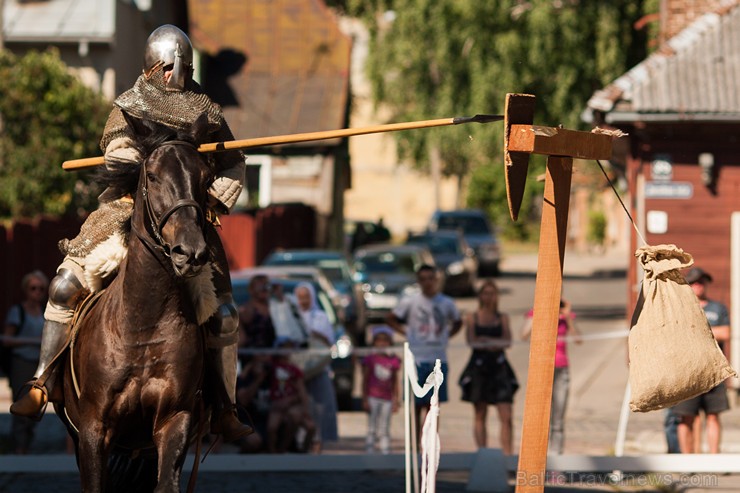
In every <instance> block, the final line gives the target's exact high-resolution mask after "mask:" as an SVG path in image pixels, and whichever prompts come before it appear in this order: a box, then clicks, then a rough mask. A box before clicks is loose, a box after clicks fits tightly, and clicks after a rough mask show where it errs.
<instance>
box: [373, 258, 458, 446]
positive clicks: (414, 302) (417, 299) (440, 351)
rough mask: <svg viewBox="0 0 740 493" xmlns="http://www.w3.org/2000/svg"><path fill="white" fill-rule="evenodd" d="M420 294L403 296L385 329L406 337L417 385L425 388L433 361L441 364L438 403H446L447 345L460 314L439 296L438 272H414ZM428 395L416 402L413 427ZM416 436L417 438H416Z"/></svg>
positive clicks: (428, 268)
mask: <svg viewBox="0 0 740 493" xmlns="http://www.w3.org/2000/svg"><path fill="white" fill-rule="evenodd" d="M416 280H417V282H418V283H419V287H420V288H421V292H419V293H415V294H412V295H409V296H404V297H403V298H402V299H401V301H400V302H399V303H398V305H397V306H396V308H394V309H393V311H392V312H391V313H390V314H389V315H388V319H387V322H388V325H390V326H391V327H392V328H393V330H395V331H396V332H398V333H400V334H403V335H405V336H406V340H407V341H408V343H409V349H410V350H411V353H412V354H413V355H414V359H415V360H416V371H417V373H418V376H419V384H420V385H424V382H426V379H427V376H428V375H429V374H430V373H431V372H432V370H433V369H434V363H435V360H437V359H439V360H440V362H441V363H442V373H443V374H444V381H443V382H442V386H441V387H440V389H439V402H440V403H441V402H446V401H447V380H448V368H447V344H448V342H449V339H450V337H452V336H454V335H455V334H457V333H458V331H459V330H460V328H461V327H462V320H461V318H460V312H458V310H457V307H456V306H455V302H454V301H453V300H452V298H450V297H449V296H445V295H443V294H442V293H440V292H439V276H438V274H437V269H436V268H435V267H433V266H431V265H426V264H425V265H422V266H421V267H419V269H417V271H416ZM430 398H431V395H430V394H427V396H426V397H424V398H421V399H420V398H416V418H417V419H416V424H417V427H418V426H419V423H421V420H420V419H419V418H421V410H422V409H424V410H425V413H426V411H428V410H429V400H430ZM417 436H419V435H418V434H417Z"/></svg>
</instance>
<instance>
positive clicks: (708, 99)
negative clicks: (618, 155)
mask: <svg viewBox="0 0 740 493" xmlns="http://www.w3.org/2000/svg"><path fill="white" fill-rule="evenodd" d="M738 47H740V0H728V1H727V2H725V4H724V6H723V8H722V9H720V10H719V11H717V12H711V13H707V14H704V15H703V16H701V17H699V18H698V19H697V20H696V21H694V22H693V23H691V24H690V25H689V26H688V27H686V28H685V29H684V30H682V31H681V32H680V33H678V34H677V35H676V36H674V37H673V38H671V39H669V40H668V41H667V42H666V43H665V44H664V45H662V46H661V47H660V49H658V50H657V51H656V52H655V53H653V54H652V55H650V56H649V57H648V58H647V59H645V60H643V61H642V62H641V63H639V64H638V65H636V66H635V67H634V68H632V69H631V70H630V71H628V72H627V73H625V74H624V75H622V76H621V77H619V78H618V79H616V80H615V81H614V82H612V83H611V84H609V85H608V86H606V87H605V88H603V89H601V90H599V91H596V92H595V93H594V94H593V96H592V97H591V99H590V100H589V101H588V107H589V108H590V109H592V110H596V111H602V112H605V113H607V115H606V121H607V122H618V121H623V122H626V121H635V120H641V119H644V118H645V117H646V116H647V115H650V117H651V119H654V120H655V119H663V120H665V121H675V120H730V121H735V120H740V49H738Z"/></svg>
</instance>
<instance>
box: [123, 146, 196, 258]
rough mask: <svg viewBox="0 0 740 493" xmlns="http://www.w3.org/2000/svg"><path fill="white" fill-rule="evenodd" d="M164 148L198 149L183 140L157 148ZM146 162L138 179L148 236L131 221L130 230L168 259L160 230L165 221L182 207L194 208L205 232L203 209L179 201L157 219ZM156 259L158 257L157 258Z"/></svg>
mask: <svg viewBox="0 0 740 493" xmlns="http://www.w3.org/2000/svg"><path fill="white" fill-rule="evenodd" d="M164 146H187V147H191V148H193V149H197V148H198V146H196V145H195V144H193V143H191V142H187V141H184V140H168V141H167V142H164V143H162V144H161V145H160V146H159V147H164ZM148 160H149V158H148V157H147V158H146V159H145V160H144V162H143V163H142V164H141V176H140V177H139V183H140V184H141V197H142V200H143V201H144V210H145V211H146V219H145V220H146V221H148V222H149V225H150V229H147V231H146V233H149V234H144V233H143V232H141V231H139V229H138V228H136V227H135V226H134V222H133V221H132V222H131V229H132V231H134V233H135V234H136V236H138V237H139V239H140V240H141V241H142V242H143V243H144V244H145V245H146V246H147V247H148V248H149V249H150V250H152V252H153V253H154V252H159V253H160V254H162V255H164V256H165V257H167V258H170V256H171V255H172V245H170V244H169V243H168V242H167V241H166V240H165V239H164V237H163V236H162V230H163V229H164V227H165V225H166V224H167V220H168V219H169V218H170V217H171V216H172V214H174V213H175V212H177V211H178V210H179V209H182V208H183V207H194V208H195V210H196V212H197V216H198V217H197V221H198V226H199V227H200V229H201V230H202V231H205V216H204V214H203V208H202V207H201V205H200V204H199V203H198V202H196V201H195V200H191V199H180V200H178V201H177V202H175V203H174V204H173V205H172V207H170V208H169V209H167V210H166V211H165V212H164V214H162V215H161V216H160V217H159V218H157V214H156V213H155V212H154V208H153V207H152V204H151V201H150V200H149V180H148V178H147V172H146V163H147V161H148ZM152 238H153V239H154V241H152ZM155 256H156V255H155ZM157 258H159V257H158V256H157Z"/></svg>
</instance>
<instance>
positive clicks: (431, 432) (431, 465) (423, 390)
mask: <svg viewBox="0 0 740 493" xmlns="http://www.w3.org/2000/svg"><path fill="white" fill-rule="evenodd" d="M404 365H405V369H406V375H407V378H408V380H409V383H410V384H411V390H412V391H413V393H414V395H415V396H416V397H419V398H422V397H424V396H425V395H427V394H428V393H429V391H430V390H432V397H431V399H430V401H429V412H428V413H427V415H426V417H425V418H424V425H423V427H422V431H421V440H420V443H421V492H422V493H434V491H435V487H436V477H437V468H438V467H439V454H440V446H439V432H438V430H437V423H438V421H439V387H440V386H441V385H442V382H443V381H444V374H443V373H442V363H441V362H440V360H436V361H435V362H434V370H432V372H431V373H430V374H429V375H428V376H427V379H426V382H424V386H420V385H419V377H418V375H417V373H416V361H414V355H413V354H411V351H410V350H409V347H408V344H405V345H404ZM407 399H410V396H407Z"/></svg>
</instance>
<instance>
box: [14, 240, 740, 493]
mask: <svg viewBox="0 0 740 493" xmlns="http://www.w3.org/2000/svg"><path fill="white" fill-rule="evenodd" d="M626 262H627V257H626V255H624V254H615V255H602V256H593V257H589V256H578V255H572V254H570V253H569V254H566V259H565V274H566V275H565V281H564V296H565V297H566V298H568V299H570V300H571V301H572V302H573V305H574V311H575V312H576V313H577V314H578V319H577V321H578V324H579V328H580V329H581V331H582V332H583V333H584V334H586V335H599V334H601V335H604V334H611V333H618V332H620V331H625V330H626V329H627V322H626V319H627V317H628V315H629V314H627V313H626V311H627V310H626V308H625V305H626V299H627V286H626V280H625V266H626ZM503 271H504V274H503V275H502V276H501V277H500V278H499V279H497V282H498V284H499V286H500V288H501V291H502V299H501V309H502V310H503V311H506V312H508V313H509V314H510V316H511V318H512V323H513V328H514V332H515V335H516V334H518V331H519V328H520V327H521V325H522V323H523V320H524V314H525V313H526V311H527V310H529V309H530V307H531V305H532V301H533V296H534V284H535V272H536V256H534V255H517V256H511V257H509V258H508V259H506V261H505V262H504V263H503ZM456 301H457V303H458V306H459V307H460V309H461V310H463V311H470V310H472V309H474V307H475V300H474V299H473V298H464V299H458V300H456ZM528 351H529V347H528V345H527V344H525V343H516V344H515V345H514V346H513V347H512V348H511V349H510V351H509V358H510V360H511V363H512V366H513V367H514V369H515V370H516V372H517V375H518V377H519V380H520V383H521V385H522V387H521V389H520V390H519V393H518V394H517V396H516V400H515V406H514V427H515V438H514V440H515V448H516V449H518V447H519V441H520V437H521V422H522V414H523V407H524V402H523V401H524V390H525V386H526V376H527V371H526V370H527V361H528ZM569 351H570V355H571V366H572V369H571V378H572V387H571V399H570V402H569V408H568V414H567V421H566V444H565V451H566V453H567V454H594V455H608V454H612V453H613V452H614V449H615V440H616V430H617V424H618V422H619V414H620V408H621V406H622V400H623V396H624V390H625V385H626V382H627V366H626V344H625V339H624V338H623V337H616V338H605V339H598V340H593V341H587V342H584V343H583V344H582V345H580V346H576V345H571V346H570V348H569ZM469 352H470V351H469V349H468V348H467V347H465V345H464V336H463V335H462V334H459V335H458V336H456V337H455V338H454V339H453V340H452V341H451V347H450V350H449V364H450V379H451V381H450V382H449V384H450V385H449V390H450V402H448V403H446V404H444V405H443V407H442V411H441V418H440V422H441V425H440V441H441V446H442V451H443V452H472V451H474V449H475V447H474V442H473V438H472V422H471V419H472V409H471V407H470V405H469V404H467V403H463V402H461V401H460V391H459V387H458V386H457V384H456V381H457V378H458V376H459V375H460V372H461V371H462V368H463V367H464V365H465V363H466V361H467V358H468V355H469ZM0 389H2V390H3V391H4V390H5V386H4V385H0ZM7 406H8V398H7V394H4V395H2V394H0V430H7V429H8V422H9V419H8V415H7V414H2V413H3V412H7ZM488 421H489V446H491V447H497V446H498V430H497V423H496V416H495V412H494V411H493V409H492V410H491V412H490V415H489V419H488ZM402 424H403V420H402V418H401V415H400V414H398V415H395V416H394V418H393V424H392V435H393V437H394V440H393V447H394V451H395V452H402V450H403V433H402ZM723 424H724V435H723V436H724V440H723V451H725V452H740V413H738V411H737V409H736V408H733V409H732V410H730V411H729V412H727V413H726V414H724V415H723ZM365 430H366V416H365V415H364V414H362V413H359V412H343V413H340V416H339V432H340V437H341V438H340V441H339V442H338V443H336V444H330V445H327V447H326V450H325V451H326V453H331V454H352V453H362V449H363V441H364V434H365ZM0 445H2V444H0ZM624 445H625V454H627V455H631V454H642V453H663V452H664V451H665V440H664V436H663V428H662V414H661V413H660V412H655V413H645V414H630V417H629V426H628V429H627V437H626V441H625V444H624ZM64 447H65V439H64V431H63V429H62V428H61V425H60V424H59V423H58V421H57V420H56V418H55V417H54V416H47V417H46V418H44V420H43V421H42V422H41V424H40V428H39V433H38V437H37V441H36V443H35V444H34V448H33V450H32V452H34V453H59V452H62V451H64ZM233 451H234V449H233V448H230V447H228V446H226V447H223V448H222V452H233ZM0 460H1V458H0ZM276 460H280V459H279V457H276ZM466 483H467V474H466V473H464V472H444V473H441V474H440V477H439V483H438V487H437V491H440V492H452V491H464V490H465V485H466ZM78 485H79V483H78V481H77V479H76V477H75V475H74V474H44V475H39V474H36V475H33V476H31V475H29V474H11V475H0V492H4V491H12V492H26V491H28V492H35V491H39V492H43V491H59V492H65V493H66V492H72V491H79V486H78ZM403 485H404V482H403V474H402V473H392V472H363V473H300V474H298V473H266V474H258V475H255V474H245V473H229V474H216V473H203V474H202V476H201V477H200V480H199V487H198V491H207V492H212V491H213V492H231V491H234V492H236V491H239V492H246V491H270V492H271V493H276V492H282V491H285V492H293V491H299V490H302V491H322V492H323V493H329V492H334V491H337V492H339V491H349V490H350V489H352V490H354V491H357V492H365V491H368V492H369V491H401V490H402V488H403ZM578 486H580V487H588V488H589V489H591V490H593V491H602V489H601V488H596V487H595V486H593V485H589V484H586V483H583V482H582V483H580V484H575V485H573V484H572V485H568V488H566V487H565V486H564V487H553V488H552V489H550V488H548V491H553V492H554V491H558V492H566V491H571V490H572V488H574V487H578ZM725 486H726V487H725ZM623 489H624V488H623ZM580 491H582V488H581V489H580ZM603 491H613V488H611V487H605V489H603ZM643 491H649V490H643ZM681 491H686V492H691V493H699V492H702V491H740V478H739V477H737V476H723V477H721V478H720V481H719V483H718V485H717V487H716V488H713V489H697V488H684V489H682V490H681Z"/></svg>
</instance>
